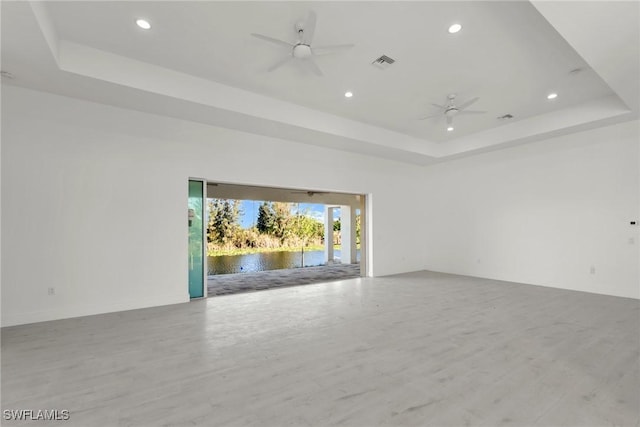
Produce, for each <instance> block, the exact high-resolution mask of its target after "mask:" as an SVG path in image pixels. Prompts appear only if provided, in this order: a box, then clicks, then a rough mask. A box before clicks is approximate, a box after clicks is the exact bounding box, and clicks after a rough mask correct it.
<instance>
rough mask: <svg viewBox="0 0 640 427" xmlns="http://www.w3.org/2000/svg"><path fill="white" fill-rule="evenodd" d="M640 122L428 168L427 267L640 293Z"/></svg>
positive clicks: (607, 291) (626, 294)
mask: <svg viewBox="0 0 640 427" xmlns="http://www.w3.org/2000/svg"><path fill="white" fill-rule="evenodd" d="M638 126H639V123H638V122H637V121H636V122H627V123H623V124H618V125H614V126H609V127H604V128H599V129H595V130H590V131H586V132H581V133H576V134H572V135H568V136H563V137H558V138H553V139H548V140H545V141H541V142H538V143H533V144H528V145H523V146H520V147H514V148H510V149H506V150H501V151H495V152H491V153H486V154H482V155H478V156H474V157H468V158H464V159H460V160H456V161H452V162H448V163H443V164H438V165H434V166H430V167H427V168H426V175H425V185H424V191H423V194H425V196H426V203H427V208H426V211H425V212H426V213H425V215H424V222H425V224H426V227H427V228H426V234H425V243H424V247H423V252H424V253H425V267H426V268H427V269H430V270H435V271H442V272H448V273H457V274H464V275H471V276H479V277H487V278H493V279H502V280H508V281H515V282H522V283H529V284H536V285H543V286H551V287H559V288H566V289H574V290H580V291H586V292H594V293H602V294H609V295H617V296H624V297H633V298H639V297H640V276H639V272H638V270H639V265H640V263H639V259H640V254H639V250H638V244H639V243H640V242H639V237H640V236H639V230H640V226H638V225H636V226H632V225H630V224H629V223H630V221H639V220H640V218H639V216H640V215H639V213H640V212H639V211H640V209H639V207H640V184H639V182H640V177H639V172H638V171H639V169H640V163H639V152H638V151H639V149H638V146H639V140H640V138H639V132H638ZM630 239H633V243H631V241H630ZM592 267H593V268H594V269H595V274H591V268H592Z"/></svg>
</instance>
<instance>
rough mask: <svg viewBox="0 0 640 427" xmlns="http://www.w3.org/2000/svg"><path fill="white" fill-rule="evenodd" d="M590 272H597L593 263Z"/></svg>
mask: <svg viewBox="0 0 640 427" xmlns="http://www.w3.org/2000/svg"><path fill="white" fill-rule="evenodd" d="M589 273H591V274H596V267H595V266H593V265H592V266H591V270H589Z"/></svg>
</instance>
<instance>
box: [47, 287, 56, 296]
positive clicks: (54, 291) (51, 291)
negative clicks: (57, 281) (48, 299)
mask: <svg viewBox="0 0 640 427" xmlns="http://www.w3.org/2000/svg"><path fill="white" fill-rule="evenodd" d="M47 293H48V294H49V295H55V294H56V288H48V289H47Z"/></svg>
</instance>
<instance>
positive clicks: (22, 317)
mask: <svg viewBox="0 0 640 427" xmlns="http://www.w3.org/2000/svg"><path fill="white" fill-rule="evenodd" d="M184 302H189V295H188V294H186V295H185V294H182V293H180V294H163V295H154V296H153V297H150V298H145V299H144V300H142V301H140V300H127V301H119V302H114V303H111V304H100V305H96V304H84V305H81V306H79V305H74V306H66V307H56V308H55V309H51V310H39V311H29V312H22V313H6V309H5V310H3V313H2V327H3V328H5V327H8V326H18V325H26V324H29V323H38V322H48V321H51V320H61V319H71V318H73V317H83V316H91V315H94V314H105V313H115V312H118V311H126V310H136V309H140V308H149V307H159V306H163V305H171V304H180V303H184Z"/></svg>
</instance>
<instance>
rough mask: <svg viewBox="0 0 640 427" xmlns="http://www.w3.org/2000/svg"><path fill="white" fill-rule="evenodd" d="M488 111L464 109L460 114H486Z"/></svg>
mask: <svg viewBox="0 0 640 427" xmlns="http://www.w3.org/2000/svg"><path fill="white" fill-rule="evenodd" d="M486 113H487V112H486V111H479V110H462V111H459V112H458V115H460V114H486Z"/></svg>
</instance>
